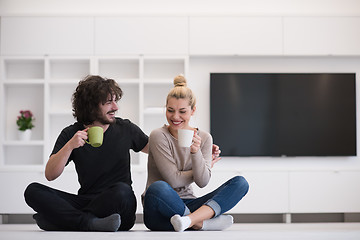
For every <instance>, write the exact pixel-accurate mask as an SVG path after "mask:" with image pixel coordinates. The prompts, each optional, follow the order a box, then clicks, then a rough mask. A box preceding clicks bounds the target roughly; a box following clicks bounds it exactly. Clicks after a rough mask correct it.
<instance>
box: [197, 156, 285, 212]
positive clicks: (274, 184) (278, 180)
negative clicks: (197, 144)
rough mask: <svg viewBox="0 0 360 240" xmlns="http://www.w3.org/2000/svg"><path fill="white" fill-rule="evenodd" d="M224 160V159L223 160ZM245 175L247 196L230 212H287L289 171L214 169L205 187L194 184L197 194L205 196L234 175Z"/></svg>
mask: <svg viewBox="0 0 360 240" xmlns="http://www.w3.org/2000/svg"><path fill="white" fill-rule="evenodd" d="M222 161H224V160H222ZM237 175H239V176H243V177H244V178H245V179H246V180H247V181H248V183H249V191H248V193H247V194H246V195H245V197H244V198H243V199H242V200H241V201H240V202H239V203H238V204H237V205H236V206H235V207H234V208H233V209H231V210H230V211H229V213H287V212H288V211H289V204H288V193H289V185H288V173H287V172H286V171H283V172H282V171H245V172H236V171H222V170H216V166H215V167H214V169H213V171H212V176H211V179H210V182H209V184H208V185H207V186H206V187H205V188H202V189H201V188H198V187H197V186H196V185H194V186H193V188H194V192H195V195H196V196H203V195H205V194H207V193H209V192H211V191H212V190H215V189H216V188H218V187H219V186H221V185H222V184H223V183H225V182H226V181H227V180H229V179H230V178H232V177H234V176H237Z"/></svg>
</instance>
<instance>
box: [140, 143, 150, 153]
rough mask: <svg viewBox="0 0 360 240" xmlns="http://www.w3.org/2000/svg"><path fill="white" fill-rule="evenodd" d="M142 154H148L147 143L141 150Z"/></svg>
mask: <svg viewBox="0 0 360 240" xmlns="http://www.w3.org/2000/svg"><path fill="white" fill-rule="evenodd" d="M141 151H142V152H143V153H149V143H147V144H146V146H145V147H144V148H143V149H142V150H141Z"/></svg>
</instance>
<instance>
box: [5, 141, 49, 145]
mask: <svg viewBox="0 0 360 240" xmlns="http://www.w3.org/2000/svg"><path fill="white" fill-rule="evenodd" d="M43 145H44V141H42V140H30V141H17V140H12V141H5V142H4V146H43Z"/></svg>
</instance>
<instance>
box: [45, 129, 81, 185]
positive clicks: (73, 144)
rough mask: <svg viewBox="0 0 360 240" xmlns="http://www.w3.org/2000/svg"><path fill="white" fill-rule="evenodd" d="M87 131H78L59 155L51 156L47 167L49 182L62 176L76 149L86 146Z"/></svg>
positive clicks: (46, 173)
mask: <svg viewBox="0 0 360 240" xmlns="http://www.w3.org/2000/svg"><path fill="white" fill-rule="evenodd" d="M87 130H88V129H85V130H83V131H77V132H76V133H75V135H74V136H73V137H72V138H71V139H70V140H69V141H68V142H67V143H66V144H65V145H64V146H63V147H62V148H61V149H60V150H59V151H58V152H57V153H55V154H53V155H51V156H50V158H49V161H48V162H47V164H46V167H45V177H46V179H47V180H49V181H52V180H55V179H56V178H58V177H59V176H60V175H61V174H62V172H63V171H64V168H65V165H66V163H67V161H68V159H69V157H70V154H71V152H72V151H73V150H74V149H75V148H78V147H82V146H84V144H85V139H87Z"/></svg>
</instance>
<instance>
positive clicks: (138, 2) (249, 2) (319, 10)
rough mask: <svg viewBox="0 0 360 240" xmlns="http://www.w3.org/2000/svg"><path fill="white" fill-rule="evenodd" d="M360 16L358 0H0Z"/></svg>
mask: <svg viewBox="0 0 360 240" xmlns="http://www.w3.org/2000/svg"><path fill="white" fill-rule="evenodd" d="M143 14H150V15H194V14H196V15H244V16H359V15H360V1H358V0H182V1H176V0H0V16H11V15H16V16H39V15H41V16H53V15H59V16H60V15H66V16H68V15H76V16H79V15H91V16H94V15H143Z"/></svg>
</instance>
